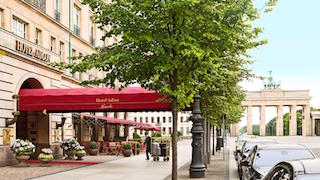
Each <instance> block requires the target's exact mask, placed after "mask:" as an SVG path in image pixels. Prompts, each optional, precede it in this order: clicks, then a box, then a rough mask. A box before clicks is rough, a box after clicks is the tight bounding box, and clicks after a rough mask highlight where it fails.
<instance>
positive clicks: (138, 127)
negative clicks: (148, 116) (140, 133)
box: [135, 123, 161, 131]
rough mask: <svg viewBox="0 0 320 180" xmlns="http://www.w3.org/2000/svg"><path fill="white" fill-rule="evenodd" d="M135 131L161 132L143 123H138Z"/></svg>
mask: <svg viewBox="0 0 320 180" xmlns="http://www.w3.org/2000/svg"><path fill="white" fill-rule="evenodd" d="M135 129H140V130H146V131H161V130H160V128H157V127H154V126H152V125H151V124H143V123H138V124H137V125H136V126H135Z"/></svg>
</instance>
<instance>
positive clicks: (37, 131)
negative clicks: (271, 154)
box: [16, 78, 50, 159]
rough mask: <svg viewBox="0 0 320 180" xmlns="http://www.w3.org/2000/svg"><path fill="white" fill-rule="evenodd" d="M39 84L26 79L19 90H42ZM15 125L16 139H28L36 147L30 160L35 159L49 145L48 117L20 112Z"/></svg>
mask: <svg viewBox="0 0 320 180" xmlns="http://www.w3.org/2000/svg"><path fill="white" fill-rule="evenodd" d="M42 88H43V86H42V85H41V83H40V82H39V81H38V80H36V79H34V78H30V79H27V80H26V81H25V82H24V83H23V84H22V86H21V88H20V89H42ZM20 114H21V115H20V117H19V118H18V120H17V123H16V138H17V139H28V140H29V141H31V142H32V143H33V144H34V145H35V146H36V147H37V149H36V153H34V154H33V156H32V157H31V158H33V159H34V158H36V157H37V156H38V154H39V153H40V151H41V149H42V148H44V147H47V148H48V147H50V145H49V116H48V115H47V114H46V113H44V112H40V111H21V112H20Z"/></svg>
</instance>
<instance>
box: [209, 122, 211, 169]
mask: <svg viewBox="0 0 320 180" xmlns="http://www.w3.org/2000/svg"><path fill="white" fill-rule="evenodd" d="M208 138H209V139H208V164H210V161H211V123H210V121H209V122H208Z"/></svg>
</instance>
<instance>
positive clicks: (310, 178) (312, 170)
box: [264, 158, 320, 180]
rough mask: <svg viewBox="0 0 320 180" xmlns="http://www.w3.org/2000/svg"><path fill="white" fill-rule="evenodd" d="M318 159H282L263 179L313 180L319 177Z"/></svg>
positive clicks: (319, 161) (319, 160)
mask: <svg viewBox="0 0 320 180" xmlns="http://www.w3.org/2000/svg"><path fill="white" fill-rule="evenodd" d="M319 164H320V159H319V158H317V159H305V160H296V161H283V162H280V163H278V164H277V165H275V166H274V167H273V168H272V169H271V170H270V171H269V173H268V174H267V175H266V176H265V178H264V180H278V179H288V180H314V179H320V166H319Z"/></svg>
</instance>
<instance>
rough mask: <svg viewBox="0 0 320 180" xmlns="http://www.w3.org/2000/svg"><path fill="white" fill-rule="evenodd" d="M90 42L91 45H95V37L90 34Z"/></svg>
mask: <svg viewBox="0 0 320 180" xmlns="http://www.w3.org/2000/svg"><path fill="white" fill-rule="evenodd" d="M89 39H90V44H91V45H92V46H95V41H96V40H95V38H93V37H92V36H90V38H89Z"/></svg>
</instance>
